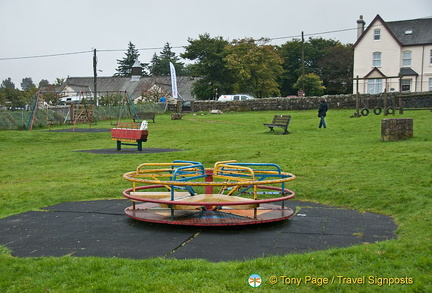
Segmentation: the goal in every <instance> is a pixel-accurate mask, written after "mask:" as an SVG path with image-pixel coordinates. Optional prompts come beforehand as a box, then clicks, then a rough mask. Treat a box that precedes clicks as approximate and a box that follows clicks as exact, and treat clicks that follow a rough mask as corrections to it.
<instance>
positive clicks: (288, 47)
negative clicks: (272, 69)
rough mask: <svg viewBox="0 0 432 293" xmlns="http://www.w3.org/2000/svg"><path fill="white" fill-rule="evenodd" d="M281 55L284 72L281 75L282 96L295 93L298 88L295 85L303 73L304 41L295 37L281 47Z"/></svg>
mask: <svg viewBox="0 0 432 293" xmlns="http://www.w3.org/2000/svg"><path fill="white" fill-rule="evenodd" d="M278 51H279V55H280V56H281V58H282V59H283V64H282V68H283V70H284V72H283V73H282V74H281V75H280V76H279V84H280V89H281V94H282V96H286V95H295V94H297V90H296V89H295V88H294V87H293V85H294V84H295V83H296V81H297V80H298V78H299V77H300V76H301V75H302V41H301V40H298V39H294V40H292V41H290V42H287V43H285V44H283V45H281V46H280V47H279V50H278Z"/></svg>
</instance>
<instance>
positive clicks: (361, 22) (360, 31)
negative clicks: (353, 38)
mask: <svg viewBox="0 0 432 293" xmlns="http://www.w3.org/2000/svg"><path fill="white" fill-rule="evenodd" d="M364 28H365V21H364V20H363V15H360V19H359V20H357V39H359V38H360V37H361V35H362V34H363V32H364Z"/></svg>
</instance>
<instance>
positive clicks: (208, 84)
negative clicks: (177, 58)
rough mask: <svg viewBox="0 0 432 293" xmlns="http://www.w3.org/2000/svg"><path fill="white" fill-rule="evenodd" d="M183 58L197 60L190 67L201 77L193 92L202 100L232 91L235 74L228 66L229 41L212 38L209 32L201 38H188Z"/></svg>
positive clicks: (191, 71)
mask: <svg viewBox="0 0 432 293" xmlns="http://www.w3.org/2000/svg"><path fill="white" fill-rule="evenodd" d="M188 42H189V45H188V46H186V47H185V49H186V50H185V52H184V53H183V54H181V57H182V58H185V59H189V60H192V61H195V63H194V64H191V65H190V66H188V67H189V70H190V74H191V75H192V76H195V77H199V78H198V79H197V81H196V82H194V84H193V86H192V92H193V94H194V95H195V96H196V97H197V99H200V100H210V99H216V98H217V97H218V96H219V95H221V94H229V93H232V90H233V87H232V84H233V75H232V72H231V71H230V70H229V69H228V68H227V67H226V61H225V59H224V58H225V57H226V55H227V51H226V46H227V45H228V41H226V40H224V39H223V38H222V37H216V38H211V37H210V35H209V34H204V35H200V36H199V39H197V40H193V39H190V38H189V39H188Z"/></svg>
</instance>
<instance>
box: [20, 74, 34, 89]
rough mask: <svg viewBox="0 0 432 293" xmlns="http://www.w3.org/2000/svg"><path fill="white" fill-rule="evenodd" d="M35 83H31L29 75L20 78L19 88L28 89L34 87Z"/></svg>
mask: <svg viewBox="0 0 432 293" xmlns="http://www.w3.org/2000/svg"><path fill="white" fill-rule="evenodd" d="M35 87H36V86H35V84H34V83H33V80H32V79H31V77H26V78H23V79H22V82H21V88H22V90H23V91H28V90H30V89H32V88H35Z"/></svg>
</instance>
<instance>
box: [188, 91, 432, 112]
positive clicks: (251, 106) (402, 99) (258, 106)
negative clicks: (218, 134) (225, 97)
mask: <svg viewBox="0 0 432 293" xmlns="http://www.w3.org/2000/svg"><path fill="white" fill-rule="evenodd" d="M322 98H324V99H325V100H326V101H327V104H328V105H329V108H331V109H356V95H334V96H331V95H328V96H323V97H303V98H297V97H294V98H281V97H278V98H263V99H255V100H247V101H231V102H218V101H191V108H192V111H193V112H199V111H206V112H208V111H211V110H220V111H223V112H229V111H270V110H272V111H276V110H281V111H289V110H309V109H317V108H318V105H319V101H320V100H321V99H322ZM385 101H386V103H384V102H385ZM384 104H386V106H387V107H394V108H397V107H399V106H400V105H403V107H404V108H424V107H430V108H432V92H426V93H418V94H400V93H392V94H381V95H360V96H359V108H360V109H363V108H369V109H373V108H375V107H381V108H383V107H384Z"/></svg>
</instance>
